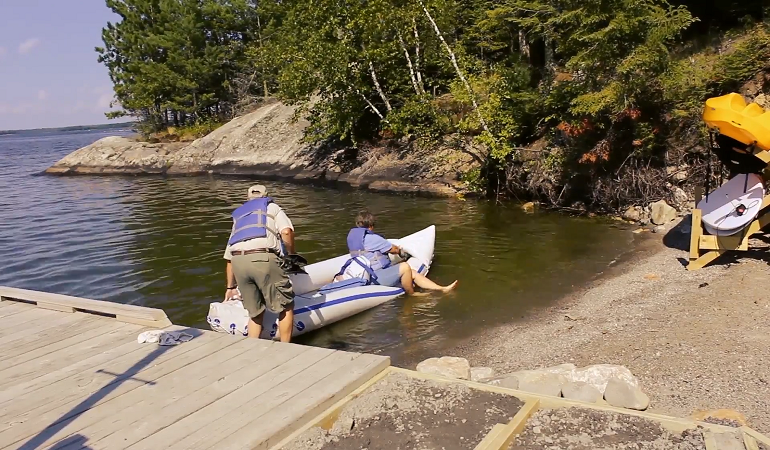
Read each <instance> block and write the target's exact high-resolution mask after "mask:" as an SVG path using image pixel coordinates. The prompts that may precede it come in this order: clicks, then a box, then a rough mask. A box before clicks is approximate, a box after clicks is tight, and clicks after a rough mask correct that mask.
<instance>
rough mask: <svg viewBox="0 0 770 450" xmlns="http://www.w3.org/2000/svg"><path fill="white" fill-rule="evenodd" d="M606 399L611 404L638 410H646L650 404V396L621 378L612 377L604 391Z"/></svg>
mask: <svg viewBox="0 0 770 450" xmlns="http://www.w3.org/2000/svg"><path fill="white" fill-rule="evenodd" d="M604 399H605V400H607V403H609V404H610V405H611V406H616V407H619V408H628V409H635V410H637V411H644V410H645V409H647V407H648V406H650V398H649V397H647V395H646V394H645V393H644V392H642V390H641V389H639V388H638V387H636V386H632V385H631V384H628V383H626V382H625V381H623V380H621V379H620V378H612V379H610V381H609V382H608V383H607V388H606V389H605V391H604Z"/></svg>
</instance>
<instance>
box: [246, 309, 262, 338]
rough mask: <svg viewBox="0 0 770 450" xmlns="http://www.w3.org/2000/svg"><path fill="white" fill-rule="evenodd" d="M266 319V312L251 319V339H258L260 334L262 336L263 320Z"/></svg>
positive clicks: (249, 326)
mask: <svg viewBox="0 0 770 450" xmlns="http://www.w3.org/2000/svg"><path fill="white" fill-rule="evenodd" d="M264 317H265V312H264V311H262V312H261V313H259V315H258V316H257V317H254V318H253V319H249V325H248V330H249V337H250V338H258V337H259V335H260V334H262V319H263V318H264Z"/></svg>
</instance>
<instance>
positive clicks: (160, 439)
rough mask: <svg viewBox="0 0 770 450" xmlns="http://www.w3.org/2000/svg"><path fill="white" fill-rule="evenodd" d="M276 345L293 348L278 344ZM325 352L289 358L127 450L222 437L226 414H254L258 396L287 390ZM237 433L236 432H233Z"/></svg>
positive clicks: (327, 352)
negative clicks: (210, 436)
mask: <svg viewBox="0 0 770 450" xmlns="http://www.w3.org/2000/svg"><path fill="white" fill-rule="evenodd" d="M278 345H294V344H281V343H278ZM335 354H336V352H332V351H330V350H327V349H320V348H315V347H311V348H310V350H308V351H307V352H305V353H303V354H302V357H301V358H293V359H291V360H289V361H288V362H286V363H284V364H282V365H280V366H278V367H276V368H274V369H272V370H270V371H269V372H267V373H265V374H264V375H262V376H260V377H257V378H255V379H254V380H252V381H250V382H249V383H247V384H245V385H243V386H241V387H240V389H238V390H236V391H234V392H231V393H230V394H227V395H225V396H224V397H222V398H220V399H219V400H217V401H215V402H213V403H211V404H209V405H207V406H205V407H203V408H201V409H199V410H198V411H196V412H194V413H192V414H190V415H188V416H186V417H185V418H183V419H181V420H179V421H177V422H176V423H174V424H173V425H171V426H168V427H166V428H164V429H162V430H160V431H158V432H157V433H155V434H153V435H151V436H149V437H147V438H146V439H143V440H141V441H139V442H137V443H136V444H134V445H131V446H129V447H128V448H130V449H148V450H156V449H160V448H162V449H168V448H171V447H172V446H173V447H176V448H182V449H186V448H192V447H188V445H189V446H192V445H193V444H194V443H196V442H197V441H199V440H201V439H205V438H206V435H208V434H211V433H212V431H211V430H216V434H215V438H216V439H219V438H221V436H223V435H224V433H225V430H220V429H219V428H217V426H218V424H220V423H221V422H222V421H223V420H224V418H225V416H227V417H230V416H229V414H231V413H235V414H241V413H240V412H241V411H249V413H251V411H252V410H258V409H260V408H261V407H262V399H261V398H260V396H261V395H262V394H264V393H266V392H270V390H271V389H274V388H275V386H279V385H283V386H291V385H292V384H293V382H294V380H293V379H292V377H295V376H296V375H297V374H300V373H304V372H308V371H312V370H313V367H314V366H317V365H319V364H321V361H324V360H329V359H331V358H332V356H333V355H335ZM236 429H237V428H236Z"/></svg>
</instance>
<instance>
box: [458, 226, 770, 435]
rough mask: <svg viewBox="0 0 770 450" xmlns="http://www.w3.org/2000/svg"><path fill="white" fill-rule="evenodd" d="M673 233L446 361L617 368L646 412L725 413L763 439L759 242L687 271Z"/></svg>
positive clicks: (767, 322)
mask: <svg viewBox="0 0 770 450" xmlns="http://www.w3.org/2000/svg"><path fill="white" fill-rule="evenodd" d="M687 221H689V217H688V218H686V219H685V221H684V223H685V224H687V223H688V222H687ZM682 228H683V227H682V225H680V226H679V227H677V228H675V229H674V230H671V231H669V232H668V234H667V235H666V236H665V238H664V239H661V238H660V237H659V236H662V235H658V234H655V235H651V236H650V238H649V239H646V240H644V242H643V243H642V245H641V249H640V250H639V252H638V253H637V254H636V255H637V257H636V258H634V259H631V260H627V261H626V262H624V263H620V264H618V265H617V266H616V267H613V268H611V269H610V270H608V271H607V273H605V275H604V276H603V277H601V278H600V279H598V280H596V281H595V282H594V283H592V285H590V286H588V287H587V288H586V289H584V290H583V291H581V292H579V293H577V294H574V295H572V296H570V297H568V298H565V299H564V300H563V301H562V302H560V303H558V304H557V305H556V306H554V307H552V308H550V309H548V310H543V311H540V312H539V313H536V314H535V315H534V316H533V317H532V318H531V319H529V320H527V321H523V322H518V323H512V324H509V325H505V326H501V327H498V328H495V329H492V330H489V331H488V332H487V333H486V334H484V335H482V336H480V337H478V338H475V339H473V340H472V341H470V342H467V343H465V344H463V345H461V346H460V347H458V348H456V349H454V351H451V352H448V354H452V355H455V356H464V357H466V358H468V359H469V361H470V362H471V363H472V364H473V365H475V366H490V367H494V368H495V369H497V370H498V372H512V371H516V370H521V369H533V368H538V367H546V366H553V365H557V364H561V363H567V362H571V363H574V364H575V365H577V366H585V365H589V364H596V363H609V364H621V365H625V366H626V367H628V368H629V369H630V370H631V371H632V372H633V373H634V374H635V375H636V376H637V377H638V378H639V380H640V383H641V387H642V389H643V390H644V391H645V392H646V393H647V394H648V395H649V396H650V400H651V405H650V410H651V411H654V412H660V413H665V414H670V415H675V416H689V415H691V414H692V413H693V412H695V411H696V410H704V409H720V408H731V409H735V410H737V411H739V412H741V413H743V414H744V415H745V416H746V417H747V418H748V422H749V425H750V426H752V427H754V428H755V429H757V430H758V431H760V432H763V433H768V432H770V330H769V329H768V328H770V297H768V295H767V292H770V267H768V261H770V253H768V252H767V249H766V247H767V244H765V243H763V242H762V241H759V240H753V241H752V242H751V245H752V248H754V249H755V250H753V251H750V252H742V253H737V252H736V253H733V254H731V255H735V256H732V257H731V255H730V254H729V255H726V256H725V257H723V258H722V259H720V260H718V261H717V262H716V263H715V264H712V265H711V266H709V267H706V268H704V269H701V270H699V271H694V272H688V271H687V270H686V269H685V268H684V266H683V259H684V258H686V256H687V254H686V251H685V250H684V249H685V248H686V246H687V245H688V242H689V231H687V230H686V229H685V230H683V229H682ZM684 228H689V226H685V227H684ZM683 231H684V232H683ZM663 241H665V244H664V243H663ZM762 247H765V248H762Z"/></svg>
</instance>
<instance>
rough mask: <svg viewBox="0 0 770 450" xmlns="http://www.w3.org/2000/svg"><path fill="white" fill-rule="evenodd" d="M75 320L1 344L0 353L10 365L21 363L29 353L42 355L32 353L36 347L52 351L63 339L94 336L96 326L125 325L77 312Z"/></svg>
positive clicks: (0, 377) (0, 376)
mask: <svg viewBox="0 0 770 450" xmlns="http://www.w3.org/2000/svg"><path fill="white" fill-rule="evenodd" d="M73 320H74V321H67V322H65V323H64V324H61V325H58V326H54V327H52V328H48V329H42V330H40V332H39V333H38V334H37V335H35V336H31V337H29V338H25V339H22V340H17V341H15V342H13V343H11V344H7V345H0V354H2V356H3V359H4V360H5V362H7V363H8V364H9V365H12V364H20V363H21V362H23V361H20V359H21V358H25V357H26V358H29V356H28V354H33V355H41V354H40V353H32V352H33V351H34V350H36V349H40V348H43V349H47V348H50V349H51V350H50V351H48V352H46V353H50V352H51V351H53V350H55V349H56V348H58V347H59V346H60V345H61V342H63V341H69V342H70V343H74V342H75V341H73V340H72V339H71V338H73V337H74V338H75V339H78V336H80V340H82V339H84V338H85V336H88V337H89V338H90V337H91V336H94V335H93V330H94V329H96V328H98V329H107V330H109V329H115V326H111V325H123V324H117V323H114V322H112V324H110V322H108V321H106V320H101V319H99V318H96V317H93V316H89V315H85V314H77V317H74V318H73ZM43 354H45V353H43ZM12 360H13V361H14V362H13V363H12V362H11V361H12ZM1 372H2V370H0V373H1ZM1 380H2V375H0V381H1Z"/></svg>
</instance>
